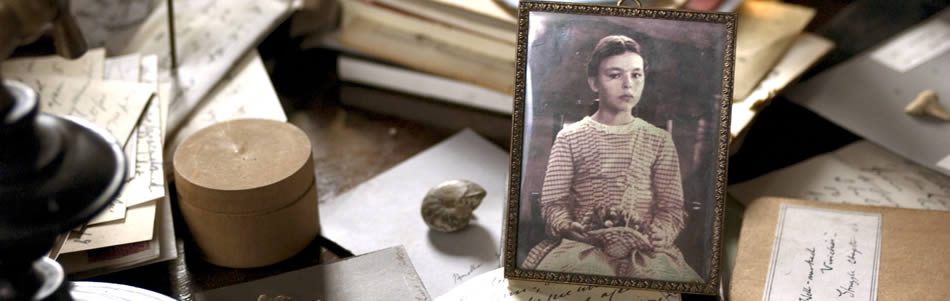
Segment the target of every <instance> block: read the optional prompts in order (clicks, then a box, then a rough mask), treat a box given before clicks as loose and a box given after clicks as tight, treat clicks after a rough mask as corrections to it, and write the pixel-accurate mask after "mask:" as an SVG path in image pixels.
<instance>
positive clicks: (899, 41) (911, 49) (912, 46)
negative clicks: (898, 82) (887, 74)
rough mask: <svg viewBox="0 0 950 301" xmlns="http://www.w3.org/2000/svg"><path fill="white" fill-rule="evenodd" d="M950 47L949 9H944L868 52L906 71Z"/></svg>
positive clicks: (876, 60) (880, 61) (880, 60)
mask: <svg viewBox="0 0 950 301" xmlns="http://www.w3.org/2000/svg"><path fill="white" fill-rule="evenodd" d="M947 50H950V10H945V11H944V12H943V13H941V14H939V15H938V16H936V17H934V18H931V19H930V20H927V21H925V22H924V23H921V24H919V25H917V26H916V27H914V28H913V29H911V30H909V31H908V32H906V33H903V34H901V35H900V36H898V37H897V38H895V39H894V40H892V41H890V42H888V43H887V44H885V45H884V46H882V47H880V48H878V49H877V50H875V51H874V52H872V53H871V58H872V59H874V61H875V62H878V63H880V64H881V65H884V66H887V67H888V68H891V69H894V70H895V71H897V72H907V71H908V70H910V69H914V68H916V67H917V66H920V65H921V64H923V63H926V62H927V61H929V60H931V59H933V58H935V57H937V56H938V55H940V54H942V53H944V52H946V51H947Z"/></svg>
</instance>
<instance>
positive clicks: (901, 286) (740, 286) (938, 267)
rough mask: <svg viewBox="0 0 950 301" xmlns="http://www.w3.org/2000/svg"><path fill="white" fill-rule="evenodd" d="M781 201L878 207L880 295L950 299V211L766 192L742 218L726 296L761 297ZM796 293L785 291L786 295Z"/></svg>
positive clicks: (746, 300)
mask: <svg viewBox="0 0 950 301" xmlns="http://www.w3.org/2000/svg"><path fill="white" fill-rule="evenodd" d="M783 203H787V204H793V205H800V206H807V207H814V208H827V209H836V210H847V211H857V212H870V213H880V214H881V218H882V224H881V227H882V229H881V257H880V266H879V273H878V290H877V294H878V295H877V296H878V297H877V299H878V300H950V290H948V289H947V288H946V280H945V279H947V278H950V265H948V264H946V263H947V262H950V231H947V230H948V229H950V212H943V211H928V210H916V209H899V208H882V207H868V206H856V205H842V204H828V203H818V202H813V201H803V200H795V199H784V198H774V197H765V198H760V199H758V200H756V201H754V202H752V203H751V205H749V206H748V207H747V208H746V210H745V216H744V218H743V221H742V231H741V233H740V236H739V250H738V252H737V255H736V266H735V268H734V269H733V273H732V283H731V285H730V287H729V300H735V301H760V300H762V295H763V294H764V290H765V284H766V283H765V282H766V280H767V279H766V278H767V273H768V271H769V262H770V259H771V255H772V246H773V243H774V239H775V230H776V224H777V222H778V215H779V209H780V208H781V205H782V204H783ZM792 297H795V298H797V296H789V298H792Z"/></svg>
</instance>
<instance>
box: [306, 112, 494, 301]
mask: <svg viewBox="0 0 950 301" xmlns="http://www.w3.org/2000/svg"><path fill="white" fill-rule="evenodd" d="M446 166H452V168H445V167H446ZM507 170H508V154H507V153H505V151H504V150H502V149H500V148H498V147H497V146H495V145H494V144H492V143H491V142H489V141H488V140H485V138H482V137H479V136H478V134H475V132H473V131H471V130H468V129H466V130H463V131H460V132H459V133H457V134H455V135H453V136H452V137H450V138H448V139H446V140H445V141H442V142H441V143H439V144H436V145H435V146H433V147H431V148H429V149H427V150H425V151H423V152H422V153H420V154H418V155H416V156H414V157H412V158H410V159H408V160H406V161H404V162H402V163H400V164H399V165H396V166H395V167H393V168H392V169H390V170H388V171H386V172H384V173H382V174H379V175H378V176H376V177H375V178H373V179H370V180H369V181H366V182H365V183H363V184H360V185H359V186H357V187H356V188H354V189H352V190H350V191H348V192H346V193H344V194H342V195H340V196H337V197H335V198H333V199H329V200H322V202H321V203H320V224H321V225H322V226H323V228H322V232H323V233H322V234H323V236H325V237H327V238H328V239H330V240H333V241H334V242H336V243H339V244H340V245H341V246H344V247H345V248H347V249H349V250H350V251H352V252H353V253H354V254H363V253H368V252H372V251H374V250H378V249H380V248H385V247H387V246H392V245H404V246H406V251H408V253H409V257H410V258H411V259H412V262H413V264H414V265H415V267H416V271H418V272H419V276H420V277H421V278H422V283H424V284H425V287H426V288H427V289H428V290H429V293H431V294H432V295H434V296H438V295H442V294H444V293H446V292H448V291H449V290H450V289H451V288H452V287H454V286H456V285H459V284H462V283H463V282H465V281H466V280H468V279H471V278H472V277H475V276H478V275H480V274H482V273H485V272H490V271H492V270H495V269H497V268H498V267H500V266H501V265H500V262H499V258H500V257H501V255H500V254H501V243H500V242H501V241H502V239H501V233H502V231H501V229H502V227H501V225H502V219H503V214H502V211H503V209H504V204H505V202H504V200H505V173H506V172H507ZM406 179H412V180H411V181H407V180H406ZM452 179H468V180H470V181H473V182H476V183H478V184H479V185H481V186H482V187H484V188H485V191H487V192H488V194H487V195H486V196H485V198H484V199H483V200H482V204H481V206H479V207H478V208H476V209H475V211H474V212H473V213H474V215H475V217H476V219H475V220H473V221H472V222H471V223H470V224H469V225H468V227H467V228H465V229H462V230H459V231H458V232H453V233H442V232H438V231H435V230H430V229H429V227H428V226H426V224H425V222H424V221H423V220H422V216H420V214H419V207H418V206H414V205H412V206H410V205H408V204H419V202H420V200H422V198H423V197H424V196H425V194H426V191H428V190H429V189H431V188H432V187H434V186H436V185H438V184H439V183H442V182H444V181H447V180H452ZM381 225H385V226H381Z"/></svg>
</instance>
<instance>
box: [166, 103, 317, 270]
mask: <svg viewBox="0 0 950 301" xmlns="http://www.w3.org/2000/svg"><path fill="white" fill-rule="evenodd" d="M173 163H174V166H175V182H176V187H177V193H178V201H179V203H178V204H179V208H181V214H182V216H183V217H184V219H185V222H186V223H187V224H188V228H189V230H191V234H192V236H193V237H194V240H195V242H196V243H197V244H198V247H199V248H200V249H201V251H202V255H203V256H204V258H205V260H207V261H208V262H210V263H213V264H215V265H219V266H224V267H232V268H251V267H260V266H265V265H269V264H273V263H277V262H279V261H282V260H284V259H287V258H289V257H291V256H293V255H294V254H296V253H297V252H299V251H300V250H302V249H303V248H305V247H306V246H307V245H308V244H309V243H310V242H311V241H312V240H313V238H314V237H316V235H317V234H319V233H320V222H319V213H318V208H317V203H318V202H317V187H316V182H315V178H314V172H313V158H312V150H311V146H310V141H309V139H307V135H306V134H304V132H303V131H301V130H300V129H298V128H297V127H295V126H293V125H291V124H289V123H285V122H280V121H274V120H266V119H238V120H231V121H225V122H221V123H217V124H215V125H212V126H209V127H207V128H204V129H202V130H200V131H198V132H196V133H194V134H193V135H191V136H190V137H188V138H186V139H185V141H184V142H182V144H181V145H180V146H179V147H178V149H177V150H176V151H175V155H174V158H173Z"/></svg>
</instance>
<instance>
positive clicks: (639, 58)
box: [505, 2, 735, 294]
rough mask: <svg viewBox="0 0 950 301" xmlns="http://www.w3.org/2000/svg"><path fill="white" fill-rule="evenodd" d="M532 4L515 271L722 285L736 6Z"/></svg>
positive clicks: (516, 157)
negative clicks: (704, 9) (710, 9)
mask: <svg viewBox="0 0 950 301" xmlns="http://www.w3.org/2000/svg"><path fill="white" fill-rule="evenodd" d="M520 14H521V16H520V35H519V39H520V40H519V43H520V45H519V56H518V68H519V69H518V71H519V73H518V78H517V84H516V91H515V93H516V96H515V110H514V113H513V119H514V122H513V127H514V129H513V135H512V137H513V138H512V162H511V175H512V177H511V182H510V184H509V188H510V191H509V207H508V214H509V216H508V224H507V226H506V242H505V248H506V249H505V273H506V275H507V276H509V277H512V278H523V279H534V280H545V281H557V282H568V283H586V284H602V285H612V286H623V287H637V288H650V289H661V290H667V291H680V292H692V293H703V294H713V293H714V292H715V291H716V290H718V284H719V257H720V253H721V251H720V239H719V237H720V232H721V228H722V207H723V206H724V205H723V204H724V202H725V200H724V197H725V184H726V183H725V181H726V180H725V175H726V171H725V168H726V164H725V162H726V160H727V158H726V156H727V154H728V151H727V150H728V146H729V145H728V142H729V134H728V120H729V107H730V104H731V102H730V101H729V100H730V99H731V89H732V64H733V57H734V54H733V48H734V40H735V17H734V15H731V14H720V13H700V12H687V11H670V10H653V9H638V8H632V7H606V6H586V5H575V4H553V3H545V2H523V3H522V4H521V12H520Z"/></svg>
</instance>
